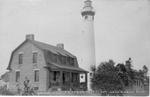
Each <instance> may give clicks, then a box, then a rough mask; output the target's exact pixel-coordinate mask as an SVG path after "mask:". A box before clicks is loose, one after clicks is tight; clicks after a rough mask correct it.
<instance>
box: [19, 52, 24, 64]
mask: <svg viewBox="0 0 150 97" xmlns="http://www.w3.org/2000/svg"><path fill="white" fill-rule="evenodd" d="M22 63H23V54H19V64H22Z"/></svg>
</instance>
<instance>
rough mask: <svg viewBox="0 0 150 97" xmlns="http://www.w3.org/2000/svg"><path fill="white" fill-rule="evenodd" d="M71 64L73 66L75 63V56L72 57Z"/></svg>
mask: <svg viewBox="0 0 150 97" xmlns="http://www.w3.org/2000/svg"><path fill="white" fill-rule="evenodd" d="M70 64H71V65H72V66H73V65H74V58H70Z"/></svg>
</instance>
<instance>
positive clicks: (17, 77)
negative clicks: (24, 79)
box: [16, 71, 20, 82]
mask: <svg viewBox="0 0 150 97" xmlns="http://www.w3.org/2000/svg"><path fill="white" fill-rule="evenodd" d="M19 79H20V71H16V82H19Z"/></svg>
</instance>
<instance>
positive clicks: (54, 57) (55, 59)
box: [52, 54, 57, 63]
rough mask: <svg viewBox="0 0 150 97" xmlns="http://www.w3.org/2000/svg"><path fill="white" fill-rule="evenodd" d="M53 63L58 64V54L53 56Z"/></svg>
mask: <svg viewBox="0 0 150 97" xmlns="http://www.w3.org/2000/svg"><path fill="white" fill-rule="evenodd" d="M52 61H53V62H55V63H56V62H57V55H56V54H53V55H52Z"/></svg>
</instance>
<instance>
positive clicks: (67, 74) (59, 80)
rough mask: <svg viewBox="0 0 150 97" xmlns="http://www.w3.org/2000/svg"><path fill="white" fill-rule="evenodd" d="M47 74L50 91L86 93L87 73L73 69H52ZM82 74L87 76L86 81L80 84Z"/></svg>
mask: <svg viewBox="0 0 150 97" xmlns="http://www.w3.org/2000/svg"><path fill="white" fill-rule="evenodd" d="M47 70H48V73H47V90H48V91H79V90H82V91H86V90H87V72H85V71H80V70H71V69H60V68H57V69H50V68H48V69H47ZM80 74H82V75H83V74H85V81H84V82H82V83H80Z"/></svg>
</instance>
